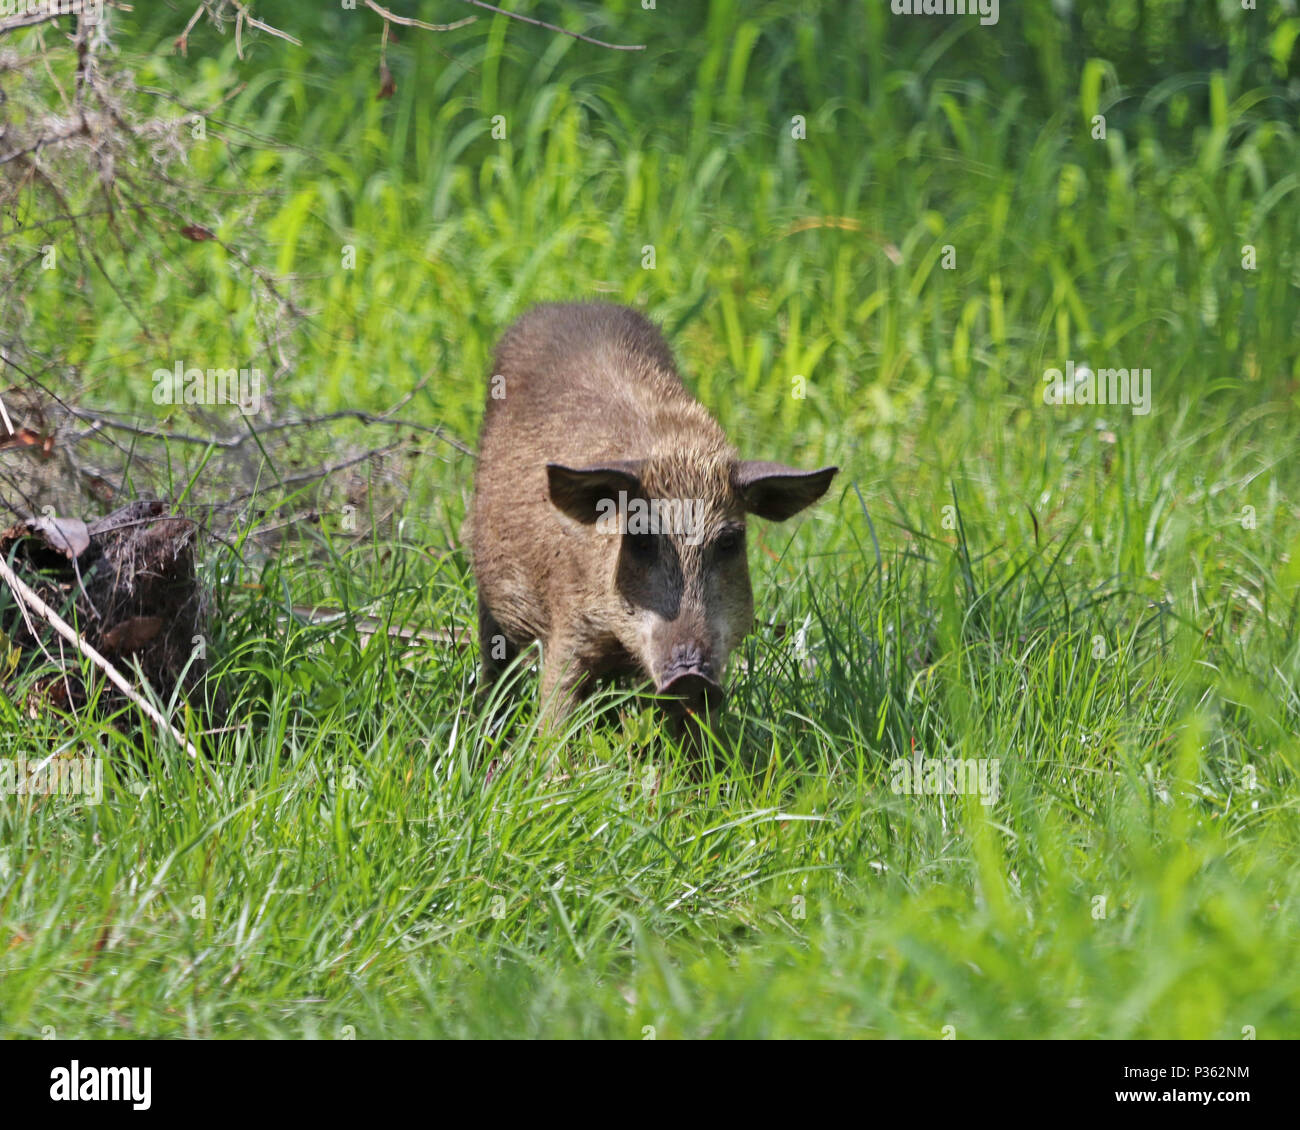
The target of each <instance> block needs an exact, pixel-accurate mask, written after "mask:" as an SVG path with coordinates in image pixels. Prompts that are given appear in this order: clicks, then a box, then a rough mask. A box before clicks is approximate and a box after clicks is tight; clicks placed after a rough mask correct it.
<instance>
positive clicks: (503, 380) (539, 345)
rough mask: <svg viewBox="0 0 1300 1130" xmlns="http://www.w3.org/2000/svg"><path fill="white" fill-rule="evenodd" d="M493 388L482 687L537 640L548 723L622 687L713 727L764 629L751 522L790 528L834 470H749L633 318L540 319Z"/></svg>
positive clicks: (510, 344) (478, 496)
mask: <svg viewBox="0 0 1300 1130" xmlns="http://www.w3.org/2000/svg"><path fill="white" fill-rule="evenodd" d="M493 374H494V375H493V377H492V380H491V382H490V385H489V393H488V398H487V410H486V414H485V416H484V419H483V427H482V431H481V433H480V436H479V462H478V474H477V478H476V482H475V489H474V499H473V504H472V509H471V516H470V522H469V530H468V531H467V533H468V536H467V538H466V540H467V542H468V544H469V546H470V556H471V559H472V564H473V568H474V574H475V578H476V581H477V584H478V615H479V643H480V648H481V652H482V675H483V685H484V686H485V687H486V686H488V685H490V684H491V682H492V681H493V680H494V679H495V678H496V676H497V675H498V674H499V673H500V671H501V669H502V668H503V667H504V666H505V665H506V664H507V663H509V662H510V660H511V659H512V658H513V657H514V656H515V655H516V654H517V652H518V649H519V648H520V647H523V646H525V645H527V644H528V643H530V642H532V641H533V640H540V641H541V643H542V676H541V694H542V703H543V709H544V711H546V712H547V714H548V716H549V717H550V718H552V719H554V718H558V717H563V716H564V715H565V714H567V713H568V712H569V711H570V710H571V709H572V707H573V706H574V705H575V703H576V702H577V700H578V699H579V698H581V697H582V696H583V695H584V694H585V693H587V691H589V690H590V689H591V687H592V686H593V685H594V683H595V682H596V681H597V680H598V679H601V678H604V677H610V676H615V675H620V674H633V675H640V676H643V677H645V678H647V679H649V680H650V682H651V683H652V684H653V687H654V689H655V691H656V692H657V693H659V694H662V695H666V696H670V699H671V701H672V703H673V704H674V710H675V712H676V713H677V714H678V716H679V718H684V717H685V716H687V715H697V716H698V715H701V714H704V715H706V716H708V715H711V714H712V713H713V711H714V710H716V708H717V707H718V706H719V705H720V704H721V702H722V698H723V692H722V687H723V676H724V673H725V671H726V667H727V659H728V657H729V656H730V654H731V652H732V649H733V648H735V646H736V645H737V643H739V642H740V640H741V638H742V637H743V636H745V634H746V633H747V632H748V631H749V630H750V627H751V625H752V623H753V618H754V602H753V593H752V591H751V589H750V584H749V564H748V561H747V560H746V556H745V519H746V515H748V514H756V515H758V516H759V517H760V518H766V519H770V520H773V521H781V520H783V519H785V518H789V517H790V516H791V515H792V514H796V513H798V512H799V511H800V510H802V509H803V508H804V507H805V506H808V505H809V504H810V503H812V502H815V501H816V500H817V499H818V498H820V497H821V496H822V494H824V493H825V491H826V488H827V487H828V486H829V485H830V482H831V479H832V477H833V476H834V475H835V472H836V471H837V470H838V468H836V467H823V468H822V469H821V470H818V471H799V470H795V469H794V468H791V467H785V466H782V465H781V464H778V463H756V462H748V461H742V460H740V459H738V458H737V455H736V451H735V449H734V448H732V446H731V445H730V444H729V443H728V442H727V438H726V436H725V435H724V434H723V432H722V429H721V428H720V427H719V426H718V424H717V423H716V422H715V421H714V419H713V418H712V417H711V416H710V415H709V413H708V412H707V411H705V409H704V408H703V407H702V406H701V405H700V404H699V403H698V402H697V401H696V400H694V399H693V398H692V397H691V395H690V394H689V393H688V392H687V391H686V389H685V388H684V387H683V386H682V382H681V379H680V378H679V377H678V375H677V369H676V366H675V364H674V362H673V357H672V354H671V353H670V352H669V349H668V346H667V345H666V344H665V342H664V339H663V337H662V336H661V335H660V333H659V331H658V330H657V329H656V328H655V327H654V326H653V325H651V323H650V322H648V321H647V320H646V319H645V318H643V317H642V316H641V315H640V314H638V313H636V312H635V311H633V310H629V309H627V308H625V307H621V306H614V305H608V304H601V303H593V304H583V305H576V304H575V305H544V306H538V307H536V308H534V309H533V310H531V311H529V312H528V313H527V314H525V315H524V316H523V317H521V318H520V319H519V320H518V321H517V322H515V324H514V325H513V326H512V327H511V328H510V329H509V330H508V331H507V332H506V334H505V336H504V337H503V338H502V340H501V343H500V346H499V348H498V352H497V356H496V365H495V368H494V370H493Z"/></svg>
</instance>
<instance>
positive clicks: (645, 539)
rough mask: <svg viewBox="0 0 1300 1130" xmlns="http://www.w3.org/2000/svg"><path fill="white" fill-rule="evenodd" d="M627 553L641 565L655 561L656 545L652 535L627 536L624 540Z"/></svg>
mask: <svg viewBox="0 0 1300 1130" xmlns="http://www.w3.org/2000/svg"><path fill="white" fill-rule="evenodd" d="M624 542H625V544H626V545H627V548H628V552H629V553H631V554H632V557H633V558H634V559H635V560H637V561H640V562H641V563H642V564H649V563H650V562H651V561H653V560H654V559H655V553H656V552H657V549H658V547H657V545H656V543H655V539H654V535H652V534H628V535H627V537H626V538H625V539H624Z"/></svg>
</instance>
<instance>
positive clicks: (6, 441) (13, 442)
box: [0, 428, 54, 459]
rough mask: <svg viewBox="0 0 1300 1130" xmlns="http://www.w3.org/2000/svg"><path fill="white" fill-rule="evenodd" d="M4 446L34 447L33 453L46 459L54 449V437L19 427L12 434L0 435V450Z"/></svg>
mask: <svg viewBox="0 0 1300 1130" xmlns="http://www.w3.org/2000/svg"><path fill="white" fill-rule="evenodd" d="M6 447H28V448H35V452H34V454H36V455H39V456H40V457H41V458H42V459H48V458H49V457H50V453H51V452H53V450H54V437H53V436H52V435H49V436H43V435H41V433H40V432H34V431H32V429H31V428H19V429H18V430H17V431H16V432H14V433H13V434H12V435H7V436H0V450H3V449H4V448H6Z"/></svg>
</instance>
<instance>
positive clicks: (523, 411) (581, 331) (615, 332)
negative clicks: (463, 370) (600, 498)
mask: <svg viewBox="0 0 1300 1130" xmlns="http://www.w3.org/2000/svg"><path fill="white" fill-rule="evenodd" d="M493 374H494V377H493V381H494V383H495V385H496V388H497V390H498V391H497V394H496V395H495V396H493V395H492V391H491V387H489V395H488V401H487V411H486V415H485V417H484V429H483V437H482V439H483V442H484V444H486V445H491V444H492V442H493V440H494V439H495V438H496V437H497V435H498V434H501V433H504V434H501V438H502V439H503V440H504V441H505V442H506V443H508V444H510V445H511V446H514V445H515V444H518V443H523V444H524V445H526V447H527V448H528V449H529V450H530V451H532V452H533V453H535V454H537V455H540V456H542V459H541V462H542V463H543V464H545V463H546V462H565V461H566V460H578V461H582V460H586V461H593V460H596V459H599V458H603V457H609V458H613V457H615V456H616V453H617V454H618V456H619V457H628V456H631V455H633V454H634V453H633V452H630V451H626V450H624V448H626V446H627V445H628V444H629V443H634V444H635V443H644V442H645V441H646V440H648V439H649V438H650V435H651V433H652V432H654V431H657V430H662V421H660V422H659V426H657V423H656V419H657V417H659V416H661V415H662V411H663V409H664V408H665V407H669V406H674V405H682V406H685V405H694V403H695V402H694V401H693V400H692V398H691V396H690V394H689V393H687V391H686V390H685V388H683V387H682V383H681V380H680V379H679V377H678V376H677V368H676V365H675V364H674V361H673V356H672V353H671V352H670V351H669V349H668V346H667V344H666V343H665V342H664V340H663V337H662V335H661V334H660V333H659V331H658V329H656V328H655V326H654V325H652V324H651V323H650V322H649V321H647V320H646V319H645V318H644V317H642V316H641V315H640V314H638V313H636V312H635V311H634V310H629V309H627V308H626V307H623V306H614V305H610V304H602V303H589V304H572V305H546V306H538V307H536V308H534V309H533V310H530V311H529V312H528V313H527V314H525V315H524V316H523V317H521V318H520V319H519V320H518V321H517V322H515V323H514V325H513V326H511V328H510V329H509V330H508V331H507V333H506V334H505V336H504V337H503V338H502V340H501V344H500V346H499V348H498V350H497V355H496V365H495V367H494V369H493ZM497 377H500V378H503V381H500V380H497V379H496V378H497Z"/></svg>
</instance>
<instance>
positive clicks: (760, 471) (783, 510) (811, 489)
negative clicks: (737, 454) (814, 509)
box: [731, 462, 839, 522]
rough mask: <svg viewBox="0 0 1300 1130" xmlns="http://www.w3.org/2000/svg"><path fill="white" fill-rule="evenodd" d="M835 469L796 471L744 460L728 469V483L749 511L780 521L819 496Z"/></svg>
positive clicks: (809, 504)
mask: <svg viewBox="0 0 1300 1130" xmlns="http://www.w3.org/2000/svg"><path fill="white" fill-rule="evenodd" d="M838 470H839V468H838V467H823V468H822V469H821V470H820V471H799V470H796V469H795V468H794V467H786V466H784V465H783V464H781V463H759V462H744V463H737V464H736V467H735V469H734V470H733V471H732V472H731V485H732V486H733V487H735V488H736V492H737V493H738V494H739V495H740V497H741V500H742V501H743V502H744V504H745V509H746V510H748V511H749V512H750V513H751V514H757V515H758V516H759V517H760V518H766V519H768V520H769V521H771V522H783V521H784V520H785V519H786V518H789V517H791V516H792V515H794V514H798V513H799V511H800V510H802V509H803V508H804V507H805V506H811V505H812V504H813V503H814V502H816V501H817V500H818V499H819V498H821V496H822V495H823V494H825V493H826V488H827V487H829V486H830V485H831V479H833V478H834V477H835V472H836V471H838Z"/></svg>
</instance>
